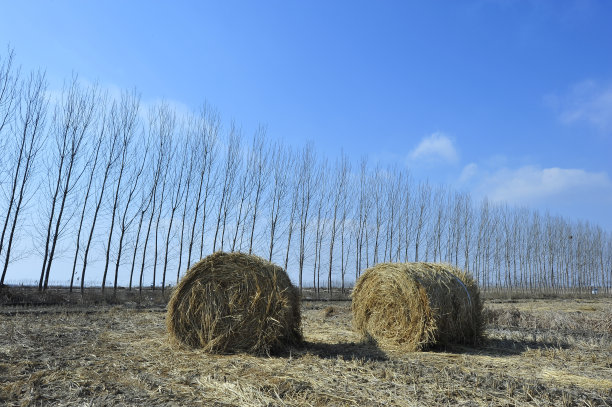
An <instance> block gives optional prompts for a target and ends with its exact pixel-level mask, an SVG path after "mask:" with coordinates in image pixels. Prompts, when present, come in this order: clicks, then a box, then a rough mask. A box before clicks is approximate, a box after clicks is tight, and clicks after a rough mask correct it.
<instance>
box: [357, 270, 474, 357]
mask: <svg viewBox="0 0 612 407" xmlns="http://www.w3.org/2000/svg"><path fill="white" fill-rule="evenodd" d="M352 298H353V302H352V311H353V326H354V328H355V329H356V330H357V331H358V332H360V333H361V334H362V335H364V336H365V337H370V338H373V339H375V340H376V341H377V342H378V343H380V344H381V345H383V346H391V347H399V348H401V349H403V350H407V351H416V350H422V349H426V348H428V347H431V346H433V345H437V344H448V343H464V344H472V345H473V344H476V343H477V342H479V340H480V339H481V336H482V326H483V322H482V317H481V313H482V302H481V300H480V292H479V289H478V285H477V284H476V281H475V280H474V279H473V278H472V277H471V276H470V275H469V274H467V273H464V272H462V271H461V270H459V269H456V268H454V267H452V266H450V265H447V264H436V263H382V264H377V265H375V266H374V267H371V268H369V269H368V270H366V271H365V272H364V273H363V274H362V275H361V277H360V278H359V279H358V280H357V283H356V285H355V289H354V291H353V294H352Z"/></svg>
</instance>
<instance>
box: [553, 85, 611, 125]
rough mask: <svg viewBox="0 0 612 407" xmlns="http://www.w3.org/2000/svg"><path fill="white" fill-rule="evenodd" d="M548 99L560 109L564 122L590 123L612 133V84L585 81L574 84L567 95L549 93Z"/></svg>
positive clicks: (560, 117) (559, 112) (560, 115)
mask: <svg viewBox="0 0 612 407" xmlns="http://www.w3.org/2000/svg"><path fill="white" fill-rule="evenodd" d="M547 101H548V102H549V104H550V105H552V106H553V107H554V108H555V109H556V110H557V111H558V114H559V119H560V120H561V121H562V122H563V123H566V124H573V123H580V122H582V123H588V124H589V125H591V126H594V127H596V128H598V129H599V130H601V131H603V132H605V133H606V134H612V84H610V83H605V84H604V83H600V82H597V81H592V80H588V81H583V82H580V83H577V84H575V85H574V86H572V87H571V89H570V90H569V92H567V94H566V95H563V96H558V95H549V96H548V97H547Z"/></svg>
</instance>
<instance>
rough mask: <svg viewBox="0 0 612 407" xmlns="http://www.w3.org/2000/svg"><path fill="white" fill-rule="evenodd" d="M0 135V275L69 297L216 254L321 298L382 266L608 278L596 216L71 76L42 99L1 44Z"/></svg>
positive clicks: (608, 247) (496, 282)
mask: <svg viewBox="0 0 612 407" xmlns="http://www.w3.org/2000/svg"><path fill="white" fill-rule="evenodd" d="M0 143H1V145H0V147H1V148H2V152H3V154H2V155H0V191H1V195H0V227H1V228H2V230H1V232H0V233H1V234H0V262H1V265H2V275H1V277H0V284H4V282H5V279H6V277H7V275H8V276H10V278H11V279H12V280H20V279H22V278H23V276H22V275H21V274H20V272H21V270H22V269H21V268H20V264H21V263H22V262H23V261H24V259H29V260H30V261H33V260H35V261H38V264H39V267H40V275H39V276H40V277H39V279H38V285H39V288H40V289H41V290H44V289H46V288H47V287H48V286H49V282H50V281H57V279H58V277H57V276H60V277H59V278H60V279H67V280H69V281H70V282H69V284H70V289H71V290H72V289H73V288H76V289H79V288H80V289H81V290H83V289H84V287H85V285H86V281H87V282H92V283H95V284H100V285H101V287H102V289H103V290H104V289H106V288H107V286H111V285H112V287H113V289H115V290H116V289H117V287H118V286H119V285H125V286H127V287H129V288H130V289H132V288H138V289H142V288H143V287H144V286H152V287H153V288H155V287H161V288H162V289H164V288H165V287H166V286H167V285H169V284H175V283H176V282H177V281H178V279H179V278H180V277H181V276H182V274H183V273H184V272H185V271H186V270H187V269H188V267H189V266H190V265H192V264H193V263H194V262H195V261H197V260H199V259H200V258H202V257H203V256H205V255H207V254H210V253H211V252H214V251H217V250H225V251H243V252H247V253H255V254H258V255H259V256H262V257H264V258H266V259H268V260H271V261H274V262H276V263H278V264H280V265H282V266H284V267H285V268H286V269H287V270H288V271H289V273H290V275H291V276H292V277H294V278H295V279H296V280H297V283H298V285H299V287H300V288H302V287H303V286H312V287H315V288H316V290H317V292H318V290H319V289H321V288H324V289H327V290H330V291H331V289H332V286H339V289H341V290H344V289H345V288H346V287H347V286H348V285H350V284H351V283H352V282H353V281H354V280H355V278H357V277H358V276H359V274H360V273H361V272H362V271H363V270H364V269H366V268H367V267H369V266H372V265H373V264H376V263H379V262H388V261H394V262H405V261H436V262H448V263H452V264H454V265H457V266H459V267H461V268H464V269H466V270H468V271H470V272H472V273H473V274H474V275H475V277H476V278H477V279H478V281H479V282H480V284H481V285H482V286H483V287H484V288H485V289H503V290H522V291H537V290H547V291H554V292H560V291H563V290H577V289H589V288H590V287H592V286H599V287H602V288H603V289H605V290H608V291H609V290H610V288H611V286H612V235H611V234H610V233H609V232H607V231H604V230H603V229H602V228H600V227H599V226H597V225H591V224H588V223H584V222H580V221H571V220H567V219H564V218H562V217H558V216H553V215H550V214H541V213H539V212H538V211H534V210H530V209H526V208H515V207H509V206H507V205H503V204H494V203H491V202H488V201H487V200H484V201H482V202H474V201H473V200H472V198H471V197H470V195H469V194H468V193H460V192H456V191H453V190H452V189H450V188H448V187H444V186H433V185H431V184H429V183H428V182H423V181H417V180H414V179H413V178H412V177H411V175H410V173H409V172H408V171H406V170H404V169H399V168H395V167H391V168H381V167H379V166H374V167H372V166H371V165H369V164H368V162H367V160H366V159H362V160H361V161H360V162H359V163H357V164H356V165H355V163H352V162H351V160H350V159H349V158H348V157H347V156H346V155H344V154H341V155H340V156H339V157H338V158H336V159H334V160H332V161H331V162H330V161H328V160H327V159H325V158H324V157H320V156H318V155H317V152H316V150H315V148H314V146H313V145H311V144H308V145H306V146H304V147H302V148H299V149H292V148H290V147H288V146H285V145H283V144H282V143H278V142H273V141H271V140H270V139H268V138H267V137H266V129H265V127H259V128H258V129H256V130H255V131H254V133H253V134H252V135H247V134H245V132H243V131H242V129H241V128H240V127H239V126H237V125H236V124H234V123H230V124H229V125H226V126H224V125H223V123H222V121H221V119H220V115H219V113H218V112H217V111H216V110H215V109H214V108H212V107H211V106H209V105H204V106H203V107H202V108H201V109H200V110H199V111H198V112H196V113H193V114H188V115H185V114H181V115H179V114H177V112H176V111H175V110H174V109H173V108H172V106H170V105H169V104H167V103H163V102H162V103H157V104H155V105H152V106H145V105H144V104H143V103H142V102H141V101H140V99H139V96H138V94H137V93H136V92H134V91H126V92H123V94H121V96H119V97H115V98H113V97H110V96H109V95H107V94H106V93H105V92H103V91H102V90H101V89H99V88H98V87H96V86H91V85H84V84H82V83H81V82H80V81H79V80H78V79H77V78H72V79H71V80H70V81H68V82H67V83H66V85H65V86H64V88H63V89H62V90H61V92H48V91H47V86H46V80H45V76H44V74H42V73H39V72H34V73H28V74H24V73H22V72H21V71H20V70H19V69H18V68H17V67H16V66H15V63H14V55H13V52H12V51H10V50H9V52H8V53H6V55H3V56H2V57H1V59H0ZM11 265H12V267H10V266H11ZM50 278H51V280H50Z"/></svg>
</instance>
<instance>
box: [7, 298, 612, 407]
mask: <svg viewBox="0 0 612 407" xmlns="http://www.w3.org/2000/svg"><path fill="white" fill-rule="evenodd" d="M485 316H486V319H487V322H488V324H487V329H486V334H487V340H486V342H485V343H483V344H482V346H479V347H477V348H472V347H460V346H457V347H452V348H444V349H434V350H430V351H426V352H415V353H406V352H402V351H401V350H398V349H380V348H378V347H377V346H376V344H375V343H372V342H363V341H362V340H361V338H360V337H359V336H358V335H357V334H355V333H354V332H353V331H352V329H351V313H350V302H348V301H344V302H333V303H329V302H317V301H307V302H303V303H302V319H303V331H304V337H305V340H306V342H305V344H304V346H302V347H299V348H292V349H290V350H288V351H287V352H286V353H285V354H282V355H271V356H266V357H255V356H250V355H245V354H237V355H210V354H206V353H203V352H201V351H198V350H193V349H187V348H182V347H178V346H176V345H173V344H171V343H170V341H169V340H168V336H167V333H166V330H165V324H164V317H165V310H164V308H163V306H158V305H157V306H156V305H149V306H146V307H142V306H138V305H136V304H134V303H129V302H128V303H125V304H120V305H115V306H109V305H98V306H86V307H85V306H79V305H69V306H18V307H16V306H0V405H8V406H22V405H25V406H27V405H61V406H68V405H95V406H97V405H134V406H136V405H138V406H140V405H143V406H144V405H147V406H173V405H174V406H191V405H193V406H198V405H203V406H263V405H270V406H276V405H280V406H282V405H292V406H293V405H297V406H327V405H329V406H352V405H360V406H370V405H372V406H376V405H399V406H413V405H414V406H423V405H436V406H437V405H449V406H455V405H464V406H503V405H537V406H557V407H559V406H610V405H612V299H610V298H598V299H583V300H521V301H512V302H509V301H496V302H495V301H488V302H486V303H485Z"/></svg>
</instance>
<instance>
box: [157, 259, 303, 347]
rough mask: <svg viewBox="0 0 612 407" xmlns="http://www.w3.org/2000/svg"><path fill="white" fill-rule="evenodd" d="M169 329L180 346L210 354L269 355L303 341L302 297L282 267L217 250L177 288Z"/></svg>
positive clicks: (187, 275) (194, 267)
mask: <svg viewBox="0 0 612 407" xmlns="http://www.w3.org/2000/svg"><path fill="white" fill-rule="evenodd" d="M166 326H167V328H168V331H169V332H170V334H171V336H172V337H174V338H175V339H176V340H178V341H179V342H182V343H184V344H186V345H189V346H192V347H195V348H203V349H204V350H205V351H209V352H214V353H229V352H249V353H254V354H263V353H269V352H271V351H276V350H280V349H282V348H283V347H284V346H286V345H290V344H296V343H299V342H301V340H302V333H301V322H300V301H299V294H298V292H297V290H296V288H295V287H294V286H293V285H292V284H291V280H289V277H288V276H287V273H286V272H285V271H284V270H283V269H282V268H280V267H278V266H276V265H274V264H272V263H270V262H268V261H266V260H264V259H261V258H259V257H257V256H253V255H248V254H242V253H223V252H217V253H214V254H212V255H210V256H208V257H206V258H204V259H203V260H201V261H200V262H199V263H197V264H195V265H194V266H193V267H192V268H191V269H189V271H188V272H187V273H186V274H185V276H184V277H183V279H182V280H181V281H180V282H179V284H178V285H177V286H176V288H175V290H174V292H173V294H172V298H170V302H169V303H168V313H167V315H166Z"/></svg>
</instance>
